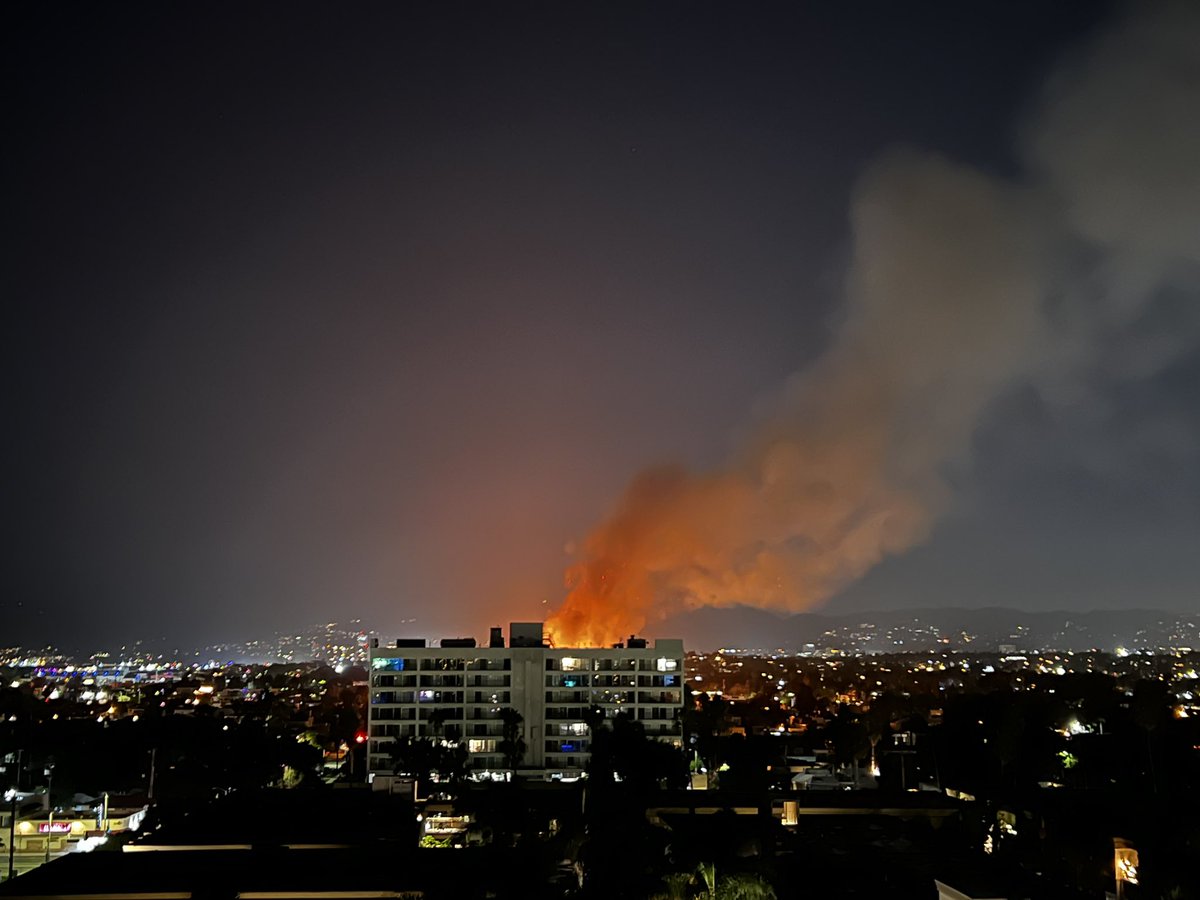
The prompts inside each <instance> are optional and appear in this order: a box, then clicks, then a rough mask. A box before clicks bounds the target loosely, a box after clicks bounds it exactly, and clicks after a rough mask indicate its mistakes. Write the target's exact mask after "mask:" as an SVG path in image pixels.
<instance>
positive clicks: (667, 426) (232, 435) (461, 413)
mask: <svg viewBox="0 0 1200 900" xmlns="http://www.w3.org/2000/svg"><path fill="white" fill-rule="evenodd" d="M1109 12H1110V11H1109V10H1108V9H1106V8H1105V7H1103V6H1102V5H1101V4H1096V3H1090V2H1089V3H1053V4H1047V3H1035V2H1029V3H1012V2H1003V3H983V4H974V3H973V4H962V3H944V4H941V3H934V4H894V3H888V4H828V3H825V4H792V3H788V4H782V3H781V4H771V3H767V4H735V3H728V4H723V5H709V4H701V3H654V4H649V3H647V4H620V3H616V4H611V3H603V4H591V5H588V4H574V3H572V4H546V5H544V6H543V5H527V4H492V3H489V4H477V5H473V6H455V5H451V4H443V3H424V4H382V3H381V4H321V5H317V4H308V5H303V4H290V3H289V4H284V3H277V4H271V3H257V4H249V5H243V4H219V5H212V4H199V3H192V4H184V3H173V4H146V5H137V4H89V5H87V6H84V7H82V8H72V7H71V6H68V5H66V4H47V3H30V4H15V5H10V6H9V7H6V10H5V26H6V27H5V29H4V31H5V34H6V37H5V43H6V47H5V53H4V56H5V60H6V63H5V64H6V66H7V67H8V70H9V71H8V73H7V77H6V85H7V91H6V93H7V103H6V108H7V110H8V114H7V119H8V120H9V121H8V125H9V127H8V128H7V129H6V131H7V134H8V139H7V140H6V141H5V146H4V154H5V157H6V159H5V166H4V177H5V182H6V183H5V191H4V196H5V204H4V206H5V210H6V213H7V215H6V219H7V226H8V228H7V232H8V234H7V238H6V240H5V243H4V247H5V262H4V279H5V286H4V295H5V297H6V298H7V299H8V304H7V305H8V313H7V316H6V323H7V327H6V328H5V334H6V341H5V346H6V353H5V357H6V362H7V364H8V366H9V377H8V379H7V381H8V385H9V389H8V390H7V391H6V392H5V393H6V397H7V402H6V408H7V411H6V415H5V419H6V422H7V427H6V428H5V433H6V439H5V441H4V455H5V468H6V470H7V472H8V477H7V479H6V482H7V484H8V487H9V489H8V491H7V494H8V497H7V503H6V504H5V506H6V512H7V515H6V517H5V519H6V536H5V543H6V550H7V553H6V556H7V559H8V561H9V563H8V566H7V567H6V569H7V572H8V576H9V577H8V579H7V582H8V583H7V586H6V589H5V590H4V592H3V595H2V596H0V644H2V643H10V642H11V643H16V642H23V643H40V642H55V643H59V644H71V643H80V642H82V643H87V642H91V641H95V642H108V641H118V642H124V641H126V640H133V639H136V638H146V637H151V638H152V637H159V636H165V637H166V638H168V639H169V640H173V641H180V642H193V641H202V640H207V639H212V638H237V637H243V636H249V635H252V634H255V633H260V632H263V631H269V630H273V629H275V628H278V627H283V626H285V625H287V624H288V623H309V622H317V621H326V620H335V619H336V620H343V621H344V620H347V619H349V618H351V617H354V616H361V617H363V619H364V620H365V621H366V622H367V623H368V625H370V626H373V627H375V628H377V629H379V630H382V631H385V632H391V631H397V630H401V629H408V630H414V631H417V632H420V633H429V634H431V635H437V634H441V633H455V632H466V633H478V632H480V631H481V630H482V629H483V628H484V627H485V626H486V625H488V624H491V623H493V622H495V623H499V622H501V621H503V622H507V621H509V620H510V619H522V618H530V617H541V616H543V615H544V614H545V612H546V611H548V609H550V608H552V607H553V606H554V605H555V604H557V603H558V602H559V600H560V599H561V597H562V593H563V592H562V588H561V583H562V570H563V568H564V566H565V565H566V564H567V563H568V562H569V556H568V552H567V551H568V548H569V547H570V546H572V545H573V544H574V543H575V542H578V541H579V540H580V539H582V538H583V537H584V535H586V533H587V532H588V531H589V529H590V528H591V527H592V526H593V525H594V524H595V523H596V522H597V521H598V520H599V519H600V518H601V517H603V516H604V515H605V514H606V513H607V512H608V511H609V509H610V508H611V506H612V504H613V502H614V500H615V498H616V497H618V496H619V495H620V492H621V491H622V489H623V487H624V485H625V483H626V482H627V480H628V479H629V477H630V476H631V475H632V474H634V473H635V472H636V471H637V470H639V469H640V468H642V467H643V466H645V465H647V464H650V463H654V462H656V461H659V460H682V461H683V462H685V463H687V464H689V465H691V466H695V467H699V468H701V469H703V468H705V467H709V466H713V465H716V464H718V463H719V462H720V461H721V460H723V459H724V458H725V457H726V455H727V454H728V452H729V450H730V447H731V446H732V445H733V444H734V443H735V442H736V440H737V436H738V434H739V433H740V430H741V429H742V428H743V427H744V425H745V423H746V422H747V421H748V419H749V418H750V417H751V414H752V411H753V410H754V409H755V408H756V404H759V403H761V401H762V399H763V398H764V397H765V396H769V395H770V394H771V392H772V391H774V390H775V389H776V388H777V387H778V386H779V385H780V384H781V383H782V382H783V381H784V380H785V379H786V378H787V376H788V375H789V374H790V373H793V372H796V371H800V370H803V369H804V367H805V366H806V365H807V364H809V363H810V362H812V360H813V359H814V358H816V356H817V355H818V354H819V353H820V352H821V351H822V350H823V349H824V347H825V346H826V345H827V343H828V341H829V339H830V323H831V322H832V321H836V317H837V313H838V309H839V302H840V297H841V295H842V291H843V281H844V279H845V273H846V266H847V261H848V259H849V257H850V252H851V251H850V240H851V235H850V226H849V221H848V208H849V202H850V197H851V195H852V192H853V189H854V185H855V183H856V179H857V178H858V177H859V175H860V174H861V173H862V171H863V170H864V169H865V168H866V167H867V166H868V165H869V164H870V163H871V161H872V160H874V159H875V158H877V157H878V156H879V154H881V153H882V152H885V151H886V150H887V149H888V148H891V147H894V146H898V145H899V146H909V147H918V148H924V149H929V150H933V151H936V152H938V153H941V154H944V155H945V156H947V157H949V158H951V159H955V160H960V161H962V162H964V163H967V164H969V165H971V166H974V167H977V168H979V169H981V170H982V171H984V172H988V173H994V174H997V175H999V176H1002V177H1008V176H1012V175H1014V174H1019V170H1020V168H1021V164H1020V163H1019V162H1018V160H1017V154H1016V153H1015V151H1014V149H1013V148H1014V145H1015V141H1016V131H1017V128H1018V122H1019V121H1020V117H1021V115H1022V114H1023V111H1024V110H1025V109H1026V107H1027V105H1028V103H1029V98H1030V96H1031V94H1033V93H1034V92H1036V90H1037V89H1038V86H1039V85H1040V84H1041V83H1042V82H1043V81H1044V79H1045V78H1046V77H1047V73H1048V72H1049V71H1050V69H1051V67H1052V66H1053V64H1054V63H1055V61H1056V60H1057V59H1058V58H1059V57H1060V56H1061V54H1062V53H1063V52H1064V49H1065V48H1069V47H1070V46H1072V45H1074V44H1076V43H1077V42H1079V41H1081V40H1084V39H1086V38H1087V37H1088V35H1089V34H1090V33H1091V32H1092V31H1093V30H1095V29H1096V27H1097V26H1098V25H1100V24H1101V23H1102V21H1103V20H1104V19H1105V17H1106V16H1107V15H1108V14H1109ZM1192 300H1194V297H1193V298H1192ZM1181 302H1184V301H1181ZM1198 386H1200V355H1198V354H1196V353H1195V352H1192V353H1190V354H1183V355H1181V356H1180V357H1179V358H1178V359H1176V361H1175V362H1174V363H1173V364H1172V365H1171V366H1169V367H1166V368H1165V369H1164V370H1162V371H1160V372H1156V373H1155V374H1154V375H1153V377H1151V378H1147V379H1142V380H1140V381H1138V382H1137V383H1136V384H1135V385H1132V386H1129V385H1126V386H1122V385H1117V386H1114V387H1113V388H1112V389H1111V390H1109V389H1107V388H1105V390H1104V391H1103V392H1102V395H1103V397H1104V403H1103V413H1102V414H1089V415H1083V416H1079V417H1072V416H1069V415H1067V416H1064V415H1058V414H1053V413H1051V412H1048V411H1047V406H1046V404H1045V402H1044V401H1043V399H1042V398H1041V397H1040V395H1038V394H1037V393H1036V392H1033V391H1031V390H1028V389H1021V388H1020V387H1015V388H1014V389H1013V390H1011V391H1007V392H1005V394H1004V395H1003V396H1002V397H1001V398H999V399H998V401H997V402H996V403H995V404H994V408H993V409H991V411H990V412H989V413H988V415H987V416H986V418H985V419H984V420H983V421H982V422H981V423H980V424H979V427H978V429H977V431H976V433H975V438H974V450H973V453H972V455H971V460H970V462H969V464H967V465H964V466H962V467H960V470H959V471H958V472H956V474H955V475H954V480H955V483H956V485H957V487H956V490H957V493H958V499H957V500H956V502H955V503H954V506H953V510H952V511H951V512H949V513H948V514H947V515H946V516H945V517H943V518H942V519H941V520H940V521H939V524H938V526H937V527H936V528H935V529H934V532H933V534H932V536H931V537H930V538H929V540H928V541H926V542H925V543H923V544H922V545H920V546H918V547H916V549H914V550H912V551H910V552H908V553H906V554H904V555H902V556H898V557H895V558H893V559H890V560H888V561H887V562H885V563H884V564H882V565H880V566H878V567H876V568H874V569H873V570H872V571H870V572H869V573H868V575H867V576H866V578H865V579H863V580H862V581H861V582H859V583H857V584H855V585H852V586H850V587H849V588H848V589H847V590H846V591H845V592H844V593H843V594H842V595H841V596H839V597H837V598H835V599H834V600H833V601H832V602H831V603H830V604H829V607H828V608H829V609H830V610H836V609H845V610H850V609H872V608H883V607H895V606H906V605H920V606H924V605H984V604H999V605H1009V606H1017V607H1028V608H1051V607H1053V608H1060V607H1061V608H1080V609H1082V608H1092V607H1118V606H1149V607H1165V608H1175V609H1195V608H1197V606H1198V605H1200V602H1198V600H1197V598H1198V596H1200V591H1198V589H1197V584H1198V583H1200V514H1198V512H1197V510H1198V508H1200V475H1198V474H1197V471H1198V469H1200V465H1198V464H1197V446H1196V444H1197V442H1196V437H1197V434H1198V433H1200V413H1197V408H1200V403H1197V397H1198V396H1200V390H1198ZM409 619H415V620H416V623H415V624H409V623H407V622H406V621H405V620H409Z"/></svg>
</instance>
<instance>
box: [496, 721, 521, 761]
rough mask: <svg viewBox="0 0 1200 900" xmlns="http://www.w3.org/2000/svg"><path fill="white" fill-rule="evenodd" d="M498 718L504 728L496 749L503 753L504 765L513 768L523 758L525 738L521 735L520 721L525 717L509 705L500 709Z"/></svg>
mask: <svg viewBox="0 0 1200 900" xmlns="http://www.w3.org/2000/svg"><path fill="white" fill-rule="evenodd" d="M500 720H501V721H502V722H503V723H504V728H503V731H502V733H501V740H500V743H499V744H498V745H497V747H496V749H497V750H499V751H500V752H501V753H503V754H504V764H505V766H507V767H508V768H510V769H515V768H517V766H519V765H521V760H522V759H524V758H525V738H524V737H522V736H521V723H522V722H524V721H525V717H524V716H523V715H521V714H520V713H519V712H517V711H516V710H515V709H513V708H512V707H511V706H506V707H504V708H503V709H502V710H500Z"/></svg>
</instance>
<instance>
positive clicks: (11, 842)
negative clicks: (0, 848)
mask: <svg viewBox="0 0 1200 900" xmlns="http://www.w3.org/2000/svg"><path fill="white" fill-rule="evenodd" d="M5 796H6V797H7V799H8V801H9V803H10V804H12V806H11V808H10V809H9V819H8V880H9V881H12V880H13V853H14V851H15V850H16V842H17V791H16V788H13V789H12V790H10V791H8V793H7V794H5Z"/></svg>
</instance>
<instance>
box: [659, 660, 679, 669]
mask: <svg viewBox="0 0 1200 900" xmlns="http://www.w3.org/2000/svg"><path fill="white" fill-rule="evenodd" d="M655 667H656V668H657V669H658V671H660V672H674V671H675V670H676V669H678V668H679V660H677V659H659V660H656V661H655Z"/></svg>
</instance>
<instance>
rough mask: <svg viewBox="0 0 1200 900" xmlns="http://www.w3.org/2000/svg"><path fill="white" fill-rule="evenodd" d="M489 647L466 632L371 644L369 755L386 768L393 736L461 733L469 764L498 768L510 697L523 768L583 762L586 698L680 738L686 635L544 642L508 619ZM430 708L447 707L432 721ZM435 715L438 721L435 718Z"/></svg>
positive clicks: (575, 769) (565, 772) (562, 769)
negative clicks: (610, 642) (433, 640)
mask: <svg viewBox="0 0 1200 900" xmlns="http://www.w3.org/2000/svg"><path fill="white" fill-rule="evenodd" d="M488 643H489V645H488V646H486V647H479V646H476V645H475V641H474V640H473V639H470V638H455V639H444V640H442V641H441V642H440V646H437V647H430V646H426V641H424V640H422V639H400V640H397V641H396V642H395V645H394V646H390V647H378V646H373V647H372V648H371V650H370V657H371V702H370V712H369V716H368V718H369V742H370V743H369V746H368V762H369V766H370V770H371V772H372V773H373V774H374V775H375V776H377V777H380V778H385V777H386V776H390V775H391V774H392V765H393V764H392V758H391V754H390V748H389V745H390V744H391V742H392V740H393V739H395V738H397V737H432V738H437V739H445V740H461V741H462V742H463V744H464V745H465V746H466V748H467V751H468V753H469V760H470V762H469V765H470V766H471V768H472V769H475V770H490V771H497V770H502V769H503V768H504V765H505V761H504V757H503V754H502V753H501V752H500V750H499V744H500V742H501V740H502V734H503V721H502V716H501V711H502V710H503V709H505V708H506V707H511V708H512V709H515V710H517V711H518V712H519V713H520V714H521V715H522V716H523V717H524V721H523V722H522V723H521V727H522V731H523V734H522V736H523V737H524V740H525V744H526V750H525V756H524V759H523V763H522V768H523V769H534V770H540V771H541V772H543V773H544V774H545V775H546V776H547V777H555V776H571V775H577V774H579V773H580V772H581V771H582V769H583V767H584V765H585V764H586V762H587V759H588V756H589V746H590V734H589V732H590V729H589V728H588V726H587V724H586V723H585V721H584V716H585V713H586V712H587V711H588V710H589V709H590V708H592V707H599V708H600V709H602V710H604V712H605V714H606V715H607V716H610V717H611V716H614V715H616V714H617V713H618V712H628V713H630V714H631V715H632V716H633V718H634V719H635V720H636V721H638V722H640V723H641V724H642V726H643V727H644V728H645V730H646V733H647V735H651V736H654V737H657V738H659V739H660V740H663V741H668V742H670V743H672V744H674V745H675V746H682V741H683V723H682V721H681V718H680V716H681V713H682V711H683V703H684V681H685V673H684V670H683V665H684V654H683V641H682V640H678V639H675V640H657V641H655V642H654V643H653V646H651V645H650V643H649V642H648V641H646V640H643V639H638V638H633V637H631V638H630V639H629V640H628V641H627V642H625V643H622V644H617V645H615V646H613V647H605V648H599V647H587V648H578V649H568V648H561V647H550V646H548V644H547V643H545V641H544V639H543V636H542V623H540V622H514V623H512V624H511V625H510V626H509V642H508V646H507V647H506V646H505V644H504V639H503V637H502V636H501V634H500V629H499V628H493V629H492V637H491V639H490V641H489V642H488ZM435 710H444V712H442V713H441V714H440V715H438V716H436V717H434V721H433V722H431V721H430V717H431V715H432V714H433V713H434V711H435ZM439 720H440V721H439Z"/></svg>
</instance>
